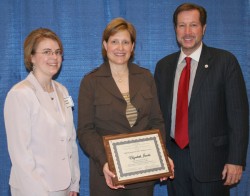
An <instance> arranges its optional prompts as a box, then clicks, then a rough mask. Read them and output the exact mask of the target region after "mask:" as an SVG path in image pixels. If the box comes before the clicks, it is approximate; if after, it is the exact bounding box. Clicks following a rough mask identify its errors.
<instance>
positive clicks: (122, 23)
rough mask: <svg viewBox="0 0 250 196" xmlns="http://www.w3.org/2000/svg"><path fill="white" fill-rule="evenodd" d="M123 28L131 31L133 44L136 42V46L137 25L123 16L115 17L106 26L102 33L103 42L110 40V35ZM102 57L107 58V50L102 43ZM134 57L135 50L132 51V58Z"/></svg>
mask: <svg viewBox="0 0 250 196" xmlns="http://www.w3.org/2000/svg"><path fill="white" fill-rule="evenodd" d="M123 30H127V31H128V32H129V34H130V38H131V41H132V44H134V48H135V42H136V30H135V27H134V26H133V25H132V24H131V23H129V22H128V21H126V20H125V19H123V18H115V19H113V20H112V21H111V22H110V23H109V24H108V25H107V26H106V28H105V30H104V31H103V35H102V43H103V41H106V42H108V40H109V37H110V36H112V35H114V34H116V33H117V32H118V31H123ZM102 57H103V59H104V60H107V51H106V50H105V48H104V46H103V44H102ZM133 58H134V50H133V51H132V53H131V56H130V60H131V59H133Z"/></svg>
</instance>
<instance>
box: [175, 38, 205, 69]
mask: <svg viewBox="0 0 250 196" xmlns="http://www.w3.org/2000/svg"><path fill="white" fill-rule="evenodd" d="M202 45H203V43H202V42H201V45H200V46H199V48H197V50H195V51H194V52H193V53H192V54H191V55H189V57H191V58H192V59H193V60H195V61H196V62H199V60H200V56H201V50H202ZM186 57H187V55H185V54H184V52H183V51H182V49H181V54H180V57H179V61H178V65H179V64H180V63H181V62H182V61H183V60H184V59H185V58H186Z"/></svg>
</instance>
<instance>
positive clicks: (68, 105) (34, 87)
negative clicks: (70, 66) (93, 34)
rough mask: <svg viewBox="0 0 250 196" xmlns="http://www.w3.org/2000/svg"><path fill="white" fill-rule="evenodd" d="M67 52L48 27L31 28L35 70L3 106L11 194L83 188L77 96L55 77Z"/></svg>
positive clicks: (60, 195) (46, 194) (29, 64)
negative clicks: (74, 108) (75, 115)
mask: <svg viewBox="0 0 250 196" xmlns="http://www.w3.org/2000/svg"><path fill="white" fill-rule="evenodd" d="M62 55H63V46H62V42H61V40H60V39H59V38H58V36H57V35H56V34H55V33H54V32H52V31H51V30H49V29H44V28H40V29H36V30H34V31H32V32H31V33H30V34H29V35H28V37H27V38H26V40H25V42H24V60H25V65H26V68H27V70H28V71H29V72H30V73H29V75H28V76H27V78H26V79H24V80H23V81H21V82H19V83H18V84H16V85H14V87H12V89H11V90H10V91H9V93H8V95H7V98H6V101H5V106H4V120H5V127H6V133H7V141H8V150H9V155H10V158H11V162H12V168H11V174H10V182H9V183H10V186H11V194H12V196H31V195H32V196H55V195H56V196H76V195H77V192H79V180H80V170H79V161H78V150H77V144H76V133H75V127H74V124H73V115H72V106H73V102H72V99H71V97H70V96H69V94H68V91H67V89H66V88H65V87H64V86H63V85H61V84H60V83H58V82H56V81H54V80H53V79H52V78H53V76H54V75H55V74H57V73H58V71H59V69H60V67H61V63H62Z"/></svg>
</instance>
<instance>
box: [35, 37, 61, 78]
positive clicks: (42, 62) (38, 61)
mask: <svg viewBox="0 0 250 196" xmlns="http://www.w3.org/2000/svg"><path fill="white" fill-rule="evenodd" d="M48 51H52V52H53V53H52V54H51V55H48V54H46V53H48ZM54 51H60V47H59V45H58V43H57V42H56V41H54V40H52V39H49V38H45V39H42V40H41V41H40V43H39V44H38V45H37V48H36V50H35V53H34V54H33V55H32V56H31V62H32V64H33V65H34V67H35V69H34V72H35V73H36V74H38V75H40V76H41V77H46V78H52V77H53V76H54V75H55V74H56V73H57V72H58V71H59V69H60V67H61V63H62V56H61V55H56V53H54Z"/></svg>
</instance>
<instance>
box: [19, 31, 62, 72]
mask: <svg viewBox="0 0 250 196" xmlns="http://www.w3.org/2000/svg"><path fill="white" fill-rule="evenodd" d="M45 38H48V39H52V40H54V41H56V42H57V43H58V45H59V47H60V50H61V51H62V52H63V45H62V42H61V40H60V38H59V37H58V36H57V35H56V34H55V33H54V32H53V31H51V30H50V29H46V28H39V29H35V30H33V31H32V32H31V33H30V34H29V35H28V36H27V37H26V39H25V41H24V45H23V49H24V63H25V67H26V69H27V70H28V71H32V69H33V64H32V62H31V55H33V54H35V52H36V48H37V46H38V44H39V43H40V42H41V41H42V40H43V39H45Z"/></svg>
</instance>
